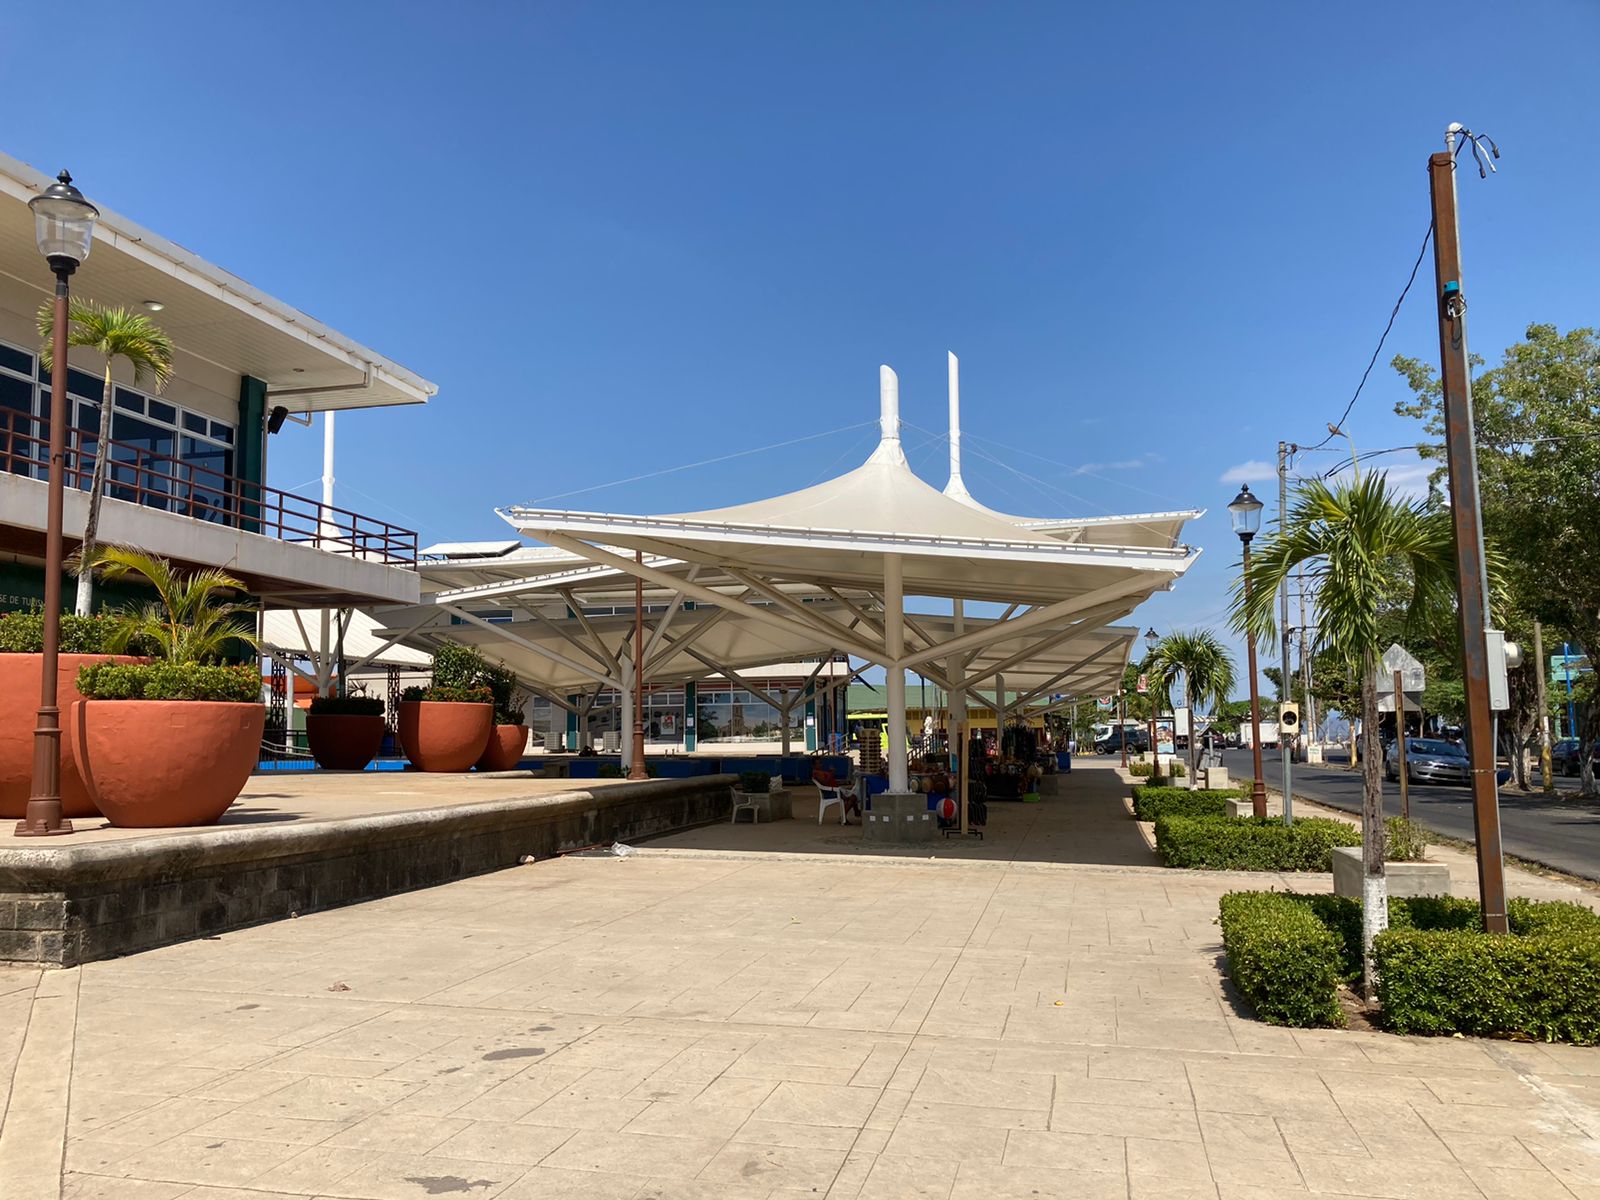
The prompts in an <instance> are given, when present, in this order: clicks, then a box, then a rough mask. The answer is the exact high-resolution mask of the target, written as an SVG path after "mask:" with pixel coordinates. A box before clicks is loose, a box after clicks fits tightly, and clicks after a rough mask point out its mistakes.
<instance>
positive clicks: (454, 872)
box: [0, 775, 734, 966]
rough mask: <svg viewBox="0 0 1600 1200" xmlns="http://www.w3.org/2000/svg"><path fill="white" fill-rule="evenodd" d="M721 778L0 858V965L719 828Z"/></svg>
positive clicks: (72, 955)
mask: <svg viewBox="0 0 1600 1200" xmlns="http://www.w3.org/2000/svg"><path fill="white" fill-rule="evenodd" d="M733 782H734V780H733V778H732V777H731V776H727V775H713V776H701V777H699V778H694V779H653V780H648V781H645V782H641V783H625V784H613V785H611V786H608V787H605V788H601V789H597V790H595V791H583V790H575V791H571V792H561V793H558V794H556V795H549V794H546V795H543V796H532V797H528V798H526V799H512V800H493V801H485V802H482V803H476V804H462V805H453V806H450V807H446V808H424V809H411V810H407V811H402V812H393V813H380V814H375V815H371V816H363V817H351V818H347V819H341V820H320V821H302V822H298V823H292V824H284V825H274V826H237V827H228V828H223V829H217V828H211V829H207V830H200V831H182V832H174V833H170V834H158V835H154V836H151V837H141V838H132V839H129V840H126V841H117V842H101V843H98V844H94V845H85V846H62V845H59V844H54V845H52V844H49V843H46V844H44V845H40V844H38V843H34V844H32V845H29V846H27V847H26V848H18V849H12V848H9V847H8V848H6V849H5V850H3V851H0V962H22V963H35V964H42V965H48V966H75V965H77V964H78V963H84V962H93V961H95V960H96V959H102V958H113V957H116V956H117V955H121V954H130V953H133V952H135V951H138V950H148V949H151V948H153V947H156V946H164V945H168V944H170V943H172V942H181V941H186V940H188V939H190V938H194V937H203V936H206V935H209V934H215V933H222V932H224V931H226V930H230V929H239V928H242V927H243V926H246V925H254V924H258V923H260V922H263V921H272V920H277V919H278V918H281V917H287V916H289V915H291V914H294V913H306V912H315V911H317V910H319V909H326V908H337V907H338V906H340V905H343V904H354V903H356V902H358V901H362V900H373V899H376V898H378V897H380V896H389V895H393V894H395V893H397V892H405V891H410V890H412V889H414V888H422V887H432V886H435V885H437V884H441V883H449V882H451V881H452V880H456V879H464V878H466V877H467V876H469V875H480V874H483V873H484V872H486V871H496V870H499V869H500V868H502V867H511V866H515V865H516V864H517V863H518V861H519V860H521V859H522V858H524V857H525V856H528V855H533V856H534V857H536V858H545V857H548V856H550V855H553V854H556V853H558V852H559V851H563V850H572V849H576V848H578V847H582V846H591V845H596V844H609V843H610V842H613V841H623V842H626V841H629V840H632V839H636V838H643V837H650V836H652V835H655V834H661V833H667V832H670V831H672V830H674V829H684V828H687V827H689V826H693V825H698V824H701V823H704V822H707V821H716V820H723V821H725V820H727V819H728V814H729V812H730V805H731V795H732V792H731V787H730V785H731V784H732V783H733Z"/></svg>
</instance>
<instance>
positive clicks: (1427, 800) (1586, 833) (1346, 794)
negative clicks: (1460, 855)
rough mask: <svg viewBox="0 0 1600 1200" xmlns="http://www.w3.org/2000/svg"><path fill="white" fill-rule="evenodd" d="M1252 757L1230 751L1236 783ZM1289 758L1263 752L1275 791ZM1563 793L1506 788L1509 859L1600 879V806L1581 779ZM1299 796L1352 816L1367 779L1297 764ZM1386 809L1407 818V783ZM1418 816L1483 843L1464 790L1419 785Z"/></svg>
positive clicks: (1388, 797) (1388, 796) (1335, 768)
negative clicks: (1581, 788)
mask: <svg viewBox="0 0 1600 1200" xmlns="http://www.w3.org/2000/svg"><path fill="white" fill-rule="evenodd" d="M1250 758H1251V756H1250V752H1249V751H1247V750H1229V751H1227V752H1226V753H1225V754H1224V756H1223V762H1224V764H1225V765H1226V766H1227V768H1228V772H1229V774H1230V775H1232V777H1233V778H1235V779H1249V778H1250V773H1251V765H1250ZM1281 762H1282V760H1281V759H1280V758H1279V756H1278V753H1277V751H1275V750H1268V751H1265V752H1264V754H1263V761H1262V767H1263V770H1264V772H1265V774H1266V780H1267V786H1268V787H1270V788H1273V789H1277V788H1280V787H1281V786H1282V781H1283V768H1282V766H1281ZM1556 782H1557V785H1558V786H1559V787H1560V788H1562V789H1563V790H1561V791H1559V792H1558V793H1557V797H1559V798H1555V797H1547V796H1545V795H1544V794H1543V793H1541V792H1531V793H1528V794H1527V795H1524V794H1523V793H1521V792H1518V791H1516V790H1515V789H1514V788H1511V787H1502V788H1501V790H1500V840H1501V843H1502V845H1503V846H1504V847H1505V851H1506V853H1507V854H1514V855H1516V856H1517V857H1518V858H1523V859H1527V860H1528V861H1530V862H1536V863H1543V864H1544V865H1545V866H1547V867H1554V868H1555V869H1556V870H1558V871H1565V872H1567V873H1568V874H1570V875H1578V876H1582V877H1583V878H1585V879H1596V880H1600V803H1597V802H1595V801H1593V800H1579V799H1577V798H1576V796H1575V795H1574V783H1575V781H1573V780H1568V779H1558V780H1557V781H1556ZM1294 794H1295V796H1296V797H1304V798H1305V799H1307V800H1315V801H1316V802H1317V803H1319V804H1326V805H1327V806H1328V807H1329V808H1338V809H1343V810H1344V811H1345V812H1360V811H1361V775H1360V773H1359V772H1356V771H1351V770H1349V769H1348V768H1347V767H1345V766H1344V765H1343V764H1342V763H1341V764H1338V765H1329V766H1317V767H1313V766H1307V765H1306V764H1304V763H1296V764H1295V768H1294ZM1383 803H1384V809H1385V811H1387V812H1388V813H1389V814H1390V815H1391V816H1399V815H1400V785H1399V784H1398V783H1389V782H1388V781H1385V782H1384V785H1383ZM1411 819H1412V820H1413V821H1416V822H1418V823H1419V824H1421V825H1423V826H1424V827H1426V828H1428V829H1432V830H1434V831H1435V832H1437V833H1441V834H1445V835H1447V836H1449V837H1453V838H1459V839H1461V840H1462V841H1465V842H1471V841H1474V840H1475V832H1474V829H1473V823H1472V799H1471V795H1470V793H1469V792H1468V791H1467V789H1466V788H1464V787H1447V786H1445V785H1442V784H1412V785H1411Z"/></svg>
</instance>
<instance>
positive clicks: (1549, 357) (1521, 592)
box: [1393, 324, 1600, 792]
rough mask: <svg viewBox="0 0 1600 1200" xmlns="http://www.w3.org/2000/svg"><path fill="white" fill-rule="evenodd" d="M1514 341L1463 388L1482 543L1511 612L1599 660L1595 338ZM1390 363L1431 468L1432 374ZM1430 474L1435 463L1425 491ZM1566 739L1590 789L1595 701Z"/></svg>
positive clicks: (1553, 332) (1540, 336) (1599, 356)
mask: <svg viewBox="0 0 1600 1200" xmlns="http://www.w3.org/2000/svg"><path fill="white" fill-rule="evenodd" d="M1525 336H1526V340H1525V341H1522V342H1518V343H1517V344H1515V345H1513V346H1511V347H1510V348H1508V349H1507V350H1506V352H1505V354H1504V356H1503V357H1502V359H1501V362H1500V364H1499V365H1498V366H1496V367H1494V368H1492V369H1491V370H1487V371H1483V372H1481V373H1479V374H1478V375H1477V376H1476V377H1475V378H1474V380H1473V384H1472V403H1473V424H1474V434H1475V436H1476V439H1477V446H1478V487H1479V495H1480V500H1481V503H1482V507H1483V526H1484V536H1485V538H1486V539H1487V540H1489V541H1491V542H1493V543H1494V545H1495V547H1496V548H1497V550H1498V552H1499V554H1500V555H1501V556H1502V558H1503V560H1504V564H1505V575H1506V585H1507V589H1508V591H1509V593H1510V595H1511V596H1512V597H1514V604H1515V607H1516V608H1518V609H1519V610H1521V611H1522V613H1523V614H1524V615H1525V616H1526V618H1527V620H1528V621H1529V622H1530V623H1531V621H1533V620H1539V621H1541V622H1543V623H1544V625H1545V626H1546V638H1547V644H1549V642H1550V639H1551V638H1552V637H1555V636H1559V637H1560V638H1564V639H1566V640H1569V641H1573V642H1576V643H1577V644H1578V646H1579V647H1581V649H1582V650H1583V652H1584V653H1585V654H1587V655H1588V656H1589V661H1590V662H1600V572H1597V571H1596V570H1595V569H1594V566H1593V562H1594V554H1595V547H1596V546H1597V545H1600V411H1597V406H1600V337H1597V335H1596V332H1595V330H1593V329H1573V330H1569V331H1568V332H1566V333H1562V332H1561V331H1560V330H1558V329H1557V328H1556V326H1554V325H1545V324H1534V325H1529V326H1528V329H1527V333H1526V335H1525ZM1481 361H1482V360H1475V362H1476V364H1477V365H1481ZM1393 366H1394V368H1395V369H1396V370H1397V371H1398V372H1399V373H1400V374H1401V375H1402V376H1403V377H1404V378H1405V380H1406V382H1407V384H1408V385H1409V386H1410V388H1411V391H1412V399H1410V400H1408V401H1404V402H1402V403H1400V404H1397V405H1396V406H1395V411H1396V412H1398V413H1400V414H1401V415H1402V416H1409V417H1415V418H1417V419H1419V420H1420V421H1422V423H1423V429H1424V432H1425V433H1426V435H1427V438H1428V440H1426V441H1424V442H1422V443H1421V444H1420V445H1419V446H1418V447H1417V449H1418V452H1419V453H1420V454H1421V455H1422V457H1423V458H1425V459H1430V460H1434V461H1440V462H1442V461H1443V459H1444V448H1443V436H1444V417H1443V407H1442V392H1441V390H1440V386H1439V380H1438V377H1437V375H1436V374H1435V373H1434V371H1433V369H1432V368H1431V367H1430V366H1428V365H1427V364H1425V363H1423V362H1420V361H1419V360H1417V359H1412V358H1404V357H1397V358H1395V359H1394V361H1393ZM1442 477H1443V469H1442V468H1441V469H1440V470H1438V471H1436V472H1435V473H1434V485H1435V486H1436V487H1437V486H1438V485H1439V481H1440V480H1441V479H1442ZM1558 631H1559V634H1558ZM1524 640H1526V639H1524ZM1536 716H1537V714H1535V717H1536ZM1578 736H1579V739H1580V741H1581V743H1582V752H1581V755H1580V758H1579V761H1580V762H1581V763H1582V764H1583V788H1584V790H1585V791H1586V792H1592V791H1593V790H1594V785H1595V781H1594V775H1593V770H1592V767H1591V764H1590V760H1591V757H1592V755H1591V751H1592V748H1593V745H1594V742H1595V740H1596V738H1597V737H1600V705H1596V704H1585V705H1584V706H1583V708H1582V710H1581V711H1580V720H1579V729H1578Z"/></svg>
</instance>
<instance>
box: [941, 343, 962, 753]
mask: <svg viewBox="0 0 1600 1200" xmlns="http://www.w3.org/2000/svg"><path fill="white" fill-rule="evenodd" d="M951 357H952V358H954V357H955V356H954V355H952V356H951ZM952 617H953V622H952V625H951V632H952V633H954V634H955V636H956V637H960V636H961V635H962V634H963V633H965V632H966V631H967V602H966V601H965V600H960V599H958V600H956V601H955V609H954V612H953V613H952ZM945 670H947V671H949V672H950V749H951V750H952V751H954V752H957V753H960V754H962V755H965V754H966V752H967V748H966V747H965V746H957V745H956V740H955V739H956V733H957V731H958V730H959V729H960V728H961V727H962V726H963V725H965V724H966V721H967V688H966V682H967V672H966V668H965V667H964V666H963V665H962V659H961V656H960V655H959V654H953V655H951V656H950V658H949V660H948V662H947V663H946V664H945Z"/></svg>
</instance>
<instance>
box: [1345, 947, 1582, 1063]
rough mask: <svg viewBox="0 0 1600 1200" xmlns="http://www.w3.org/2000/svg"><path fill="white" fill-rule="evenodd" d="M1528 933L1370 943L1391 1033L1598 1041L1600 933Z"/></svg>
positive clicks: (1384, 1016)
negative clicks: (1510, 1036) (1458, 1034)
mask: <svg viewBox="0 0 1600 1200" xmlns="http://www.w3.org/2000/svg"><path fill="white" fill-rule="evenodd" d="M1562 919H1565V918H1558V919H1557V921H1556V922H1555V923H1553V927H1550V928H1549V929H1548V931H1546V932H1537V933H1528V934H1525V935H1516V934H1512V935H1509V936H1508V935H1504V934H1487V933H1481V932H1479V931H1478V930H1475V929H1470V930H1469V929H1456V930H1450V929H1408V928H1394V929H1390V930H1389V931H1387V932H1385V933H1381V934H1379V935H1378V937H1377V939H1376V940H1375V941H1374V942H1373V947H1372V949H1373V961H1374V966H1375V967H1376V969H1377V972H1378V1001H1379V1003H1380V1004H1381V1005H1382V1008H1383V1023H1384V1025H1385V1026H1386V1027H1387V1028H1389V1029H1392V1030H1394V1031H1395V1032H1396V1033H1434V1034H1441V1033H1462V1034H1467V1035H1469V1036H1476V1037H1489V1036H1506V1035H1512V1036H1520V1037H1530V1038H1539V1039H1541V1040H1545V1041H1555V1040H1561V1041H1571V1042H1579V1043H1592V1042H1596V1041H1600V931H1597V930H1594V929H1582V928H1577V927H1561V925H1560V920H1562Z"/></svg>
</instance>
